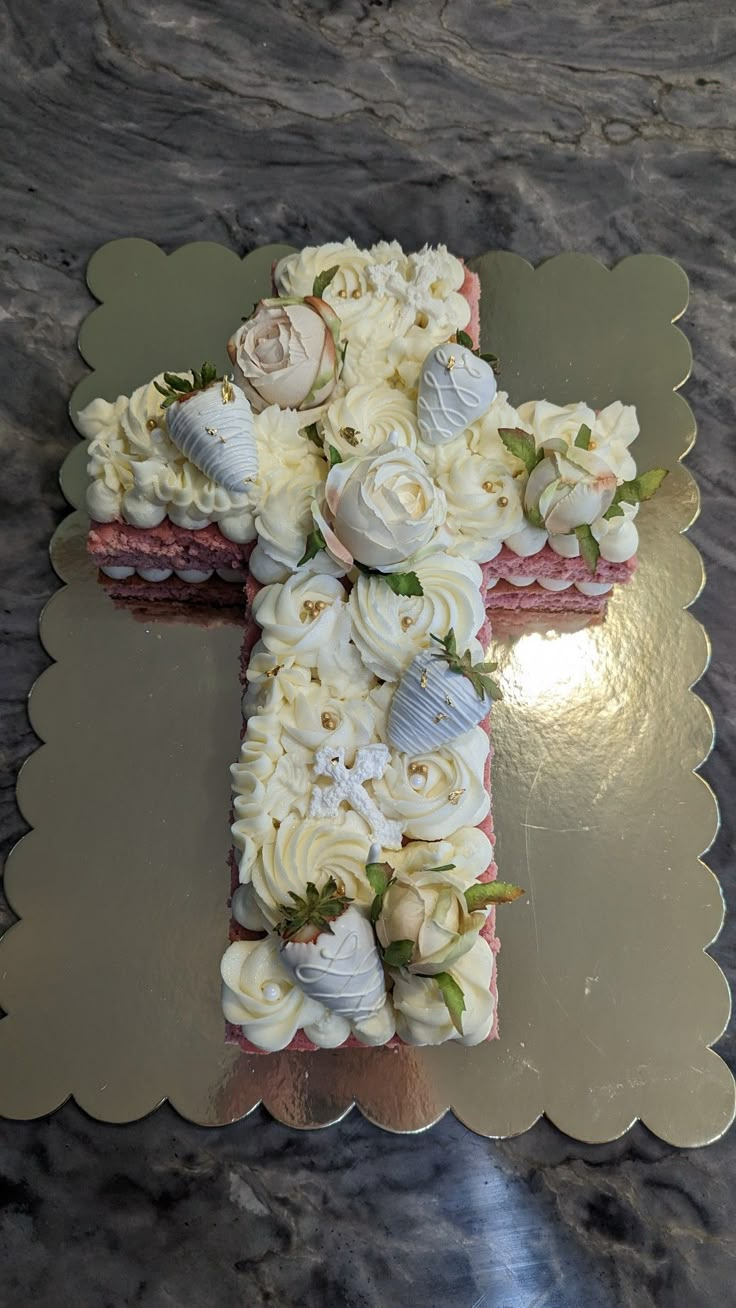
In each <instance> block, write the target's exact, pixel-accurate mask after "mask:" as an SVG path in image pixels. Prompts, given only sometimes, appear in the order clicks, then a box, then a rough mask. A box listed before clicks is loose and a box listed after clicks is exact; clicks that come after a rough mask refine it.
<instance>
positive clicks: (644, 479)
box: [636, 468, 669, 500]
mask: <svg viewBox="0 0 736 1308" xmlns="http://www.w3.org/2000/svg"><path fill="white" fill-rule="evenodd" d="M667 476H669V473H668V470H667V468H650V469H649V472H641V473H640V474H639V476H638V477H637V479H636V484H637V488H638V491H639V499H640V500H650V499H651V498H652V496H653V495H654V494H655V493H656V492H657V491H658V490H659V488H660V486H661V485H662V482H663V481H664V479H665V477H667Z"/></svg>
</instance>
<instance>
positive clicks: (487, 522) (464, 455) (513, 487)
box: [437, 448, 524, 563]
mask: <svg viewBox="0 0 736 1308" xmlns="http://www.w3.org/2000/svg"><path fill="white" fill-rule="evenodd" d="M437 481H438V483H439V485H440V486H441V487H442V489H443V491H444V492H445V499H446V500H447V527H448V529H449V530H450V531H451V532H452V535H453V540H452V543H451V544H450V545H449V546H448V551H449V553H451V554H462V555H463V556H464V557H466V558H471V559H475V560H476V561H477V562H478V563H487V562H488V561H489V560H490V559H493V558H495V557H496V555H497V554H498V552H499V550H500V549H501V545H502V542H503V541H504V540H505V538H506V537H507V536H510V535H511V534H512V533H513V532H515V531H518V530H519V528H520V527H522V526H523V523H524V509H523V506H522V494H523V487H522V485H521V482H520V480H517V479H516V478H514V477H513V476H512V475H511V474H510V473H509V472H508V471H507V469H506V467H505V466H504V464H503V463H502V462H501V461H500V460H497V459H496V458H484V457H483V456H482V455H480V454H474V453H473V452H472V450H468V449H467V448H465V449H463V448H460V449H459V450H457V451H456V453H455V456H454V458H453V459H452V461H451V462H450V464H449V467H448V468H447V470H446V471H444V472H441V473H440V474H439V476H438V477H437Z"/></svg>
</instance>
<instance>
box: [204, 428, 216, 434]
mask: <svg viewBox="0 0 736 1308" xmlns="http://www.w3.org/2000/svg"><path fill="white" fill-rule="evenodd" d="M205 431H206V432H207V435H208V436H216V435H217V428H216V427H205Z"/></svg>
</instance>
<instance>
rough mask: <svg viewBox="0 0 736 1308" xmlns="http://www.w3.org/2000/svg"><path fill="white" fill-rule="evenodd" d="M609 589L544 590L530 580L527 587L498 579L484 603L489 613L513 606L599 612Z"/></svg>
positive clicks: (522, 609)
mask: <svg viewBox="0 0 736 1308" xmlns="http://www.w3.org/2000/svg"><path fill="white" fill-rule="evenodd" d="M609 593H610V592H608V591H607V592H606V593H605V594H604V595H583V594H582V593H581V592H580V591H579V590H575V587H574V586H570V587H569V588H568V590H558V591H554V590H545V589H544V586H538V585H537V583H536V582H533V583H532V585H531V586H514V585H512V583H511V582H510V581H499V582H497V583H496V585H495V586H494V587H493V589H492V590H489V591H488V594H487V596H486V606H487V608H488V609H490V610H491V612H493V613H498V612H500V611H502V610H506V611H508V610H510V609H516V610H517V611H525V612H528V611H530V610H534V611H537V612H541V613H555V614H560V613H602V612H603V610H604V609H605V607H606V603H607V601H608V596H609Z"/></svg>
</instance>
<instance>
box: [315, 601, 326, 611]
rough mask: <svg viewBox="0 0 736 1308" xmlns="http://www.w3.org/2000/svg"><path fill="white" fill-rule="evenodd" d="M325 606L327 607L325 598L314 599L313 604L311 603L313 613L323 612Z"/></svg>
mask: <svg viewBox="0 0 736 1308" xmlns="http://www.w3.org/2000/svg"><path fill="white" fill-rule="evenodd" d="M327 607H328V604H327V600H315V601H314V604H313V605H312V608H313V609H314V612H315V613H324V611H325V609H326V608H327Z"/></svg>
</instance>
